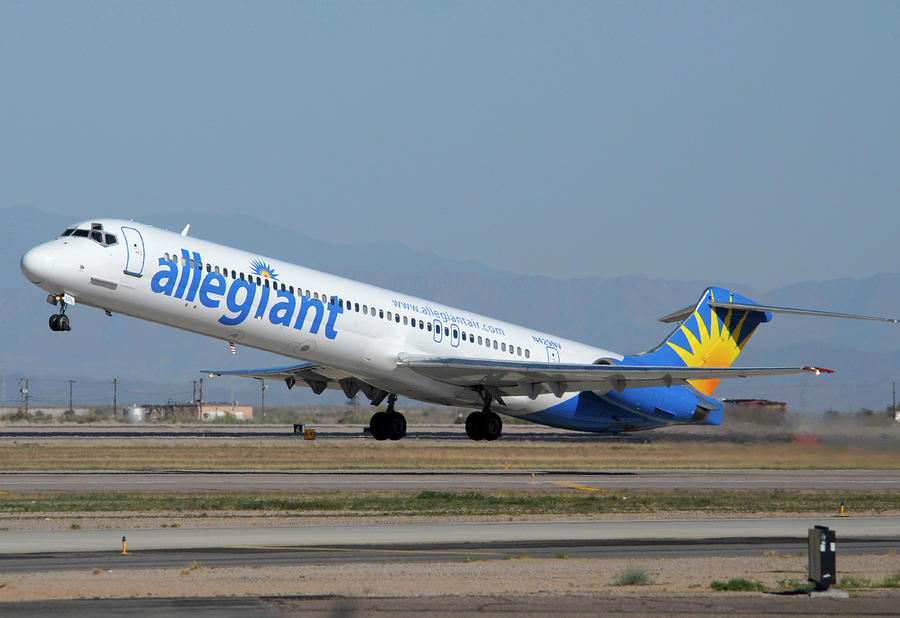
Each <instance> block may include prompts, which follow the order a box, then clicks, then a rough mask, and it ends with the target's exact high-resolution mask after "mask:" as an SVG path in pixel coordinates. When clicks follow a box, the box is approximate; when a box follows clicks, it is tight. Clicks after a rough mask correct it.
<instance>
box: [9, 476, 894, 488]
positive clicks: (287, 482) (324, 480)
mask: <svg viewBox="0 0 900 618" xmlns="http://www.w3.org/2000/svg"><path fill="white" fill-rule="evenodd" d="M532 474H534V479H533V482H532ZM537 487H540V488H548V487H549V488H552V487H563V488H569V489H573V490H579V489H580V490H591V489H657V490H665V489H669V490H677V489H823V490H824V489H831V490H842V489H853V490H896V489H897V488H900V470H621V471H610V472H594V471H579V470H572V471H566V470H533V471H509V472H505V471H497V472H485V471H446V472H418V471H405V470H393V471H392V470H356V471H272V472H269V471H260V472H244V471H227V470H211V471H191V470H172V471H168V472H132V471H127V472H126V471H123V472H90V471H88V472H67V471H57V472H0V491H7V492H19V493H22V492H34V491H47V492H80V493H95V492H135V491H165V492H198V491H199V492H203V491H213V492H215V491H240V492H257V491H281V492H296V491H311V490H317V491H325V490H346V491H349V490H363V489H369V490H402V489H407V490H435V491H443V490H473V491H478V490H504V489H505V490H523V489H526V490H527V489H528V488H537Z"/></svg>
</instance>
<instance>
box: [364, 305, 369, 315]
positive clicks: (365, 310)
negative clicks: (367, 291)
mask: <svg viewBox="0 0 900 618" xmlns="http://www.w3.org/2000/svg"><path fill="white" fill-rule="evenodd" d="M368 313H369V307H368V306H367V305H363V315H368Z"/></svg>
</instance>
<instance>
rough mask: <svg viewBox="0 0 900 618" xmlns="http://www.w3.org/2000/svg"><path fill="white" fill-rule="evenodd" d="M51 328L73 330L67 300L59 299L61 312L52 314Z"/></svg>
mask: <svg viewBox="0 0 900 618" xmlns="http://www.w3.org/2000/svg"><path fill="white" fill-rule="evenodd" d="M50 330H55V331H67V330H72V327H71V326H69V317H68V316H67V315H66V301H64V300H61V301H59V313H54V314H53V315H51V316H50Z"/></svg>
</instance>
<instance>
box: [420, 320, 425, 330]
mask: <svg viewBox="0 0 900 618" xmlns="http://www.w3.org/2000/svg"><path fill="white" fill-rule="evenodd" d="M424 328H425V322H423V321H422V320H419V330H423V329H424Z"/></svg>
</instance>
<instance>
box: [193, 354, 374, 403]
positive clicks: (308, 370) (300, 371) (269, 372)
mask: <svg viewBox="0 0 900 618" xmlns="http://www.w3.org/2000/svg"><path fill="white" fill-rule="evenodd" d="M203 373H208V374H209V377H213V376H238V377H241V378H255V379H257V380H284V382H285V384H287V387H288V388H289V389H290V388H293V387H294V385H295V384H297V383H298V382H305V383H306V384H307V385H308V386H309V388H310V389H312V391H313V392H314V393H315V394H316V395H318V394H320V393H321V392H322V391H324V390H325V389H326V388H334V389H337V388H339V389H341V390H342V391H344V394H345V395H346V396H347V398H348V399H352V398H353V397H355V396H356V393H359V392H362V393H363V394H364V395H365V396H366V397H368V398H369V400H370V401H372V403H373V404H375V405H378V404H379V403H381V400H382V399H384V398H385V397H386V396H387V395H388V393H387V392H386V391H384V390H382V389H380V388H378V387H377V386H375V385H374V384H370V383H369V382H366V381H365V380H363V379H361V378H358V377H357V376H354V375H352V374H349V373H347V372H346V371H341V370H340V369H334V368H333V367H328V366H326V365H318V364H316V363H301V364H299V365H287V366H285V367H272V368H268V369H236V370H230V371H226V370H219V369H208V370H204V371H203Z"/></svg>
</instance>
